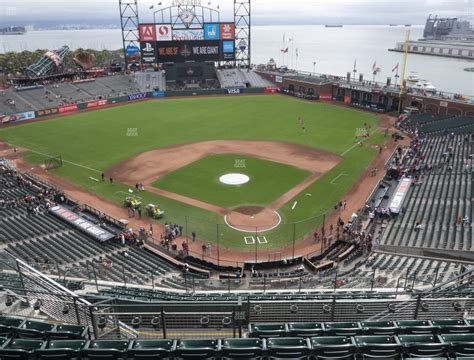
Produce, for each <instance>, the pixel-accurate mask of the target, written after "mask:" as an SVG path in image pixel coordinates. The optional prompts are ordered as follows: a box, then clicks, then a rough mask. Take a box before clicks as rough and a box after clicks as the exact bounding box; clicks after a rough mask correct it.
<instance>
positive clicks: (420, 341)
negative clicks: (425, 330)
mask: <svg viewBox="0 0 474 360" xmlns="http://www.w3.org/2000/svg"><path fill="white" fill-rule="evenodd" d="M398 340H399V341H400V343H401V344H402V345H403V351H404V353H406V354H408V355H409V356H411V357H413V356H414V357H439V356H444V355H445V353H446V348H447V344H445V343H443V341H442V340H441V339H440V338H439V337H437V336H436V335H429V334H423V335H399V336H398Z"/></svg>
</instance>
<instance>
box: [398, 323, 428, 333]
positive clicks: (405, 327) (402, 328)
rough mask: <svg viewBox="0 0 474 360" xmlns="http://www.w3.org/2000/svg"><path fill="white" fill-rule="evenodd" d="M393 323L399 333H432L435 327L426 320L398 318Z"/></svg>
mask: <svg viewBox="0 0 474 360" xmlns="http://www.w3.org/2000/svg"><path fill="white" fill-rule="evenodd" d="M395 325H396V326H398V328H399V333H400V334H434V333H435V332H436V327H435V326H433V325H432V324H431V323H430V322H429V321H428V320H398V321H395Z"/></svg>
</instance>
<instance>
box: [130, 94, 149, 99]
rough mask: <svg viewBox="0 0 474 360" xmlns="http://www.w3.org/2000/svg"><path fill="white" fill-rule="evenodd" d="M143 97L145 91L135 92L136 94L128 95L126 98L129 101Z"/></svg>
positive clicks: (144, 96)
mask: <svg viewBox="0 0 474 360" xmlns="http://www.w3.org/2000/svg"><path fill="white" fill-rule="evenodd" d="M145 98H146V93H136V94H130V95H128V100H130V101H134V100H140V99H145Z"/></svg>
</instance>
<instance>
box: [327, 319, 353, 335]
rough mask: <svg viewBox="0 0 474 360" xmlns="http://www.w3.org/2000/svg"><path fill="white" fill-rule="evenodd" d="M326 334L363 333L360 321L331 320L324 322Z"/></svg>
mask: <svg viewBox="0 0 474 360" xmlns="http://www.w3.org/2000/svg"><path fill="white" fill-rule="evenodd" d="M324 329H325V330H326V335H331V336H356V335H362V327H361V326H360V324H359V323H358V322H330V323H324Z"/></svg>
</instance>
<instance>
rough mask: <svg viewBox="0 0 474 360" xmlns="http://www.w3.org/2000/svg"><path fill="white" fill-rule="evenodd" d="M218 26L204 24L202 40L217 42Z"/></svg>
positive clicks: (218, 37) (218, 36)
mask: <svg viewBox="0 0 474 360" xmlns="http://www.w3.org/2000/svg"><path fill="white" fill-rule="evenodd" d="M219 39H220V24H218V23H215V24H204V40H219Z"/></svg>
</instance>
